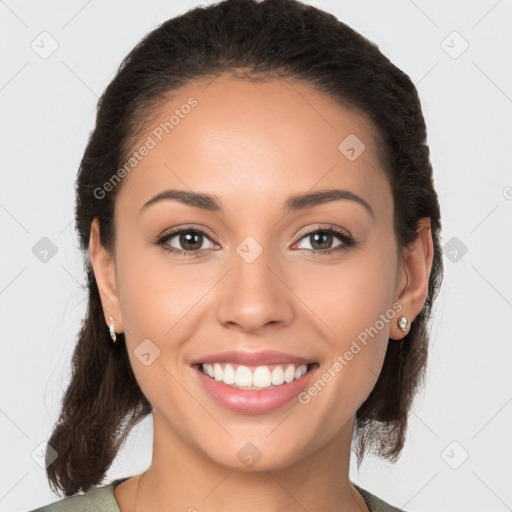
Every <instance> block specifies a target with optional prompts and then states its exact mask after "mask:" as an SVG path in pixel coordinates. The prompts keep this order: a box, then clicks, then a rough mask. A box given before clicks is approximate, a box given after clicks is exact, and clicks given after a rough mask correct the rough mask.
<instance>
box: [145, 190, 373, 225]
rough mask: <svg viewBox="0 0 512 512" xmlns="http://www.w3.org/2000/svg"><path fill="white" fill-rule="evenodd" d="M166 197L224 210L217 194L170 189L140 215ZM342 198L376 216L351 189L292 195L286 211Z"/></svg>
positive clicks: (211, 209)
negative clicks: (357, 204)
mask: <svg viewBox="0 0 512 512" xmlns="http://www.w3.org/2000/svg"><path fill="white" fill-rule="evenodd" d="M166 199H175V200H177V201H180V202H181V203H183V204H186V205H188V206H193V207H195V208H201V209H202V210H207V211H211V212H222V211H223V209H222V206H221V203H220V201H219V199H218V198H217V196H215V195H212V194H204V193H199V192H190V191H188V190H177V189H169V190H164V191H163V192H160V193H159V194H157V195H156V196H154V197H152V198H151V199H150V200H149V201H148V202H147V203H145V204H144V205H143V206H142V208H141V209H140V211H139V215H140V214H141V213H142V211H143V210H145V209H146V208H147V207H148V206H150V205H152V204H155V203H157V202H159V201H163V200H166ZM340 200H349V201H354V202H356V203H359V204H360V205H361V206H363V207H364V208H365V210H366V211H367V212H368V213H369V214H370V215H371V216H372V217H373V218H375V212H374V211H373V209H372V207H371V206H370V205H369V204H368V203H367V202H366V201H365V200H364V199H363V198H362V197H360V196H358V195H357V194H354V193H353V192H350V191H349V190H340V189H328V190H320V191H317V192H309V193H306V194H297V195H294V196H290V197H289V198H288V199H287V200H286V203H285V207H284V211H285V213H288V212H290V211H299V210H305V209H307V208H312V207H313V206H317V205H319V204H323V203H329V202H332V201H340Z"/></svg>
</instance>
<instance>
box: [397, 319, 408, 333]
mask: <svg viewBox="0 0 512 512" xmlns="http://www.w3.org/2000/svg"><path fill="white" fill-rule="evenodd" d="M408 325H409V320H407V317H406V316H401V317H400V318H399V319H398V327H400V329H402V331H404V332H406V331H407V327H408Z"/></svg>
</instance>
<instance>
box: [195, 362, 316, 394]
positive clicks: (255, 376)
mask: <svg viewBox="0 0 512 512" xmlns="http://www.w3.org/2000/svg"><path fill="white" fill-rule="evenodd" d="M284 368H285V369H284ZM307 370H308V367H307V365H305V364H303V365H301V366H297V367H295V365H293V364H289V365H287V366H283V365H278V366H275V367H274V368H273V369H272V371H270V368H269V367H268V366H258V367H257V368H256V369H255V370H254V372H252V371H251V369H250V368H249V367H247V366H244V365H239V366H238V367H237V369H236V371H235V369H234V368H233V366H232V365H231V364H229V363H228V364H225V365H221V364H220V363H214V364H207V363H205V364H202V365H201V371H202V372H203V373H204V374H205V375H207V376H208V377H211V378H212V379H215V380H216V381H219V382H220V381H222V382H224V384H229V385H233V386H236V387H243V388H250V389H264V388H269V387H271V386H280V385H281V384H284V383H285V382H286V383H288V384H289V383H290V382H293V381H294V380H295V379H299V378H300V377H302V376H303V375H305V374H306V372H307Z"/></svg>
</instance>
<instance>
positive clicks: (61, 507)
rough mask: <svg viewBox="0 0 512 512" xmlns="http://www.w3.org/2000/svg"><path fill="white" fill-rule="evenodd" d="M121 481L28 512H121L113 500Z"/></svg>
mask: <svg viewBox="0 0 512 512" xmlns="http://www.w3.org/2000/svg"><path fill="white" fill-rule="evenodd" d="M123 480H124V479H123ZM121 481H122V480H121V479H120V480H114V481H113V482H112V483H110V484H108V485H104V486H102V487H97V488H96V489H91V490H90V491H88V492H86V493H85V494H82V495H80V496H72V497H70V498H64V499H62V500H60V501H56V502H55V503H50V504H49V505H45V506H44V507H41V508H38V509H35V510H31V511H30V512H121V510H120V509H119V506H118V504H117V501H116V499H115V498H114V487H115V485H117V484H118V483H120V482H121Z"/></svg>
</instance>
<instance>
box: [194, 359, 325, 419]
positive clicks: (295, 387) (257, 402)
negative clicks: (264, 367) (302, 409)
mask: <svg viewBox="0 0 512 512" xmlns="http://www.w3.org/2000/svg"><path fill="white" fill-rule="evenodd" d="M219 355H220V354H217V355H216V356H215V357H218V356H219ZM267 355H268V353H267ZM210 359H211V358H210ZM298 359H300V358H298ZM244 360H245V361H247V359H244ZM265 360H266V361H267V364H272V363H269V362H268V361H269V359H268V358H267V359H265ZM212 361H217V362H221V361H220V360H219V359H212ZM253 361H254V360H253ZM201 362H209V361H207V360H201ZM230 362H232V361H230ZM279 362H283V360H282V359H280V360H279ZM286 362H291V360H290V359H289V360H288V361H286ZM240 364H242V363H240ZM303 364H306V363H303ZM318 368H319V365H318V364H317V363H315V364H313V365H308V371H307V373H306V374H305V375H303V376H302V377H300V378H299V379H296V380H294V381H293V382H290V383H289V384H287V383H284V384H281V385H280V386H275V387H271V388H267V389H261V390H259V389H238V388H234V387H232V386H230V385H228V384H224V382H222V381H216V380H215V379H212V378H211V377H208V376H207V375H205V374H204V373H203V372H202V371H201V368H200V363H195V364H194V365H193V366H192V369H193V371H194V373H195V375H196V376H197V377H198V379H199V381H200V382H201V384H202V386H203V388H204V389H205V390H206V392H207V393H208V394H209V395H210V396H211V397H213V399H214V400H216V401H217V403H218V404H220V405H221V406H223V407H225V408H226V409H228V410H231V411H234V412H239V413H243V414H262V413H265V412H270V411H273V410H276V409H279V408H281V407H283V406H284V405H286V404H288V403H290V402H291V401H292V400H294V399H295V398H296V397H297V395H299V394H300V393H301V392H302V391H303V390H304V389H305V388H306V387H307V386H309V384H310V382H311V380H312V378H313V376H314V374H315V373H316V371H317V370H318Z"/></svg>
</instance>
